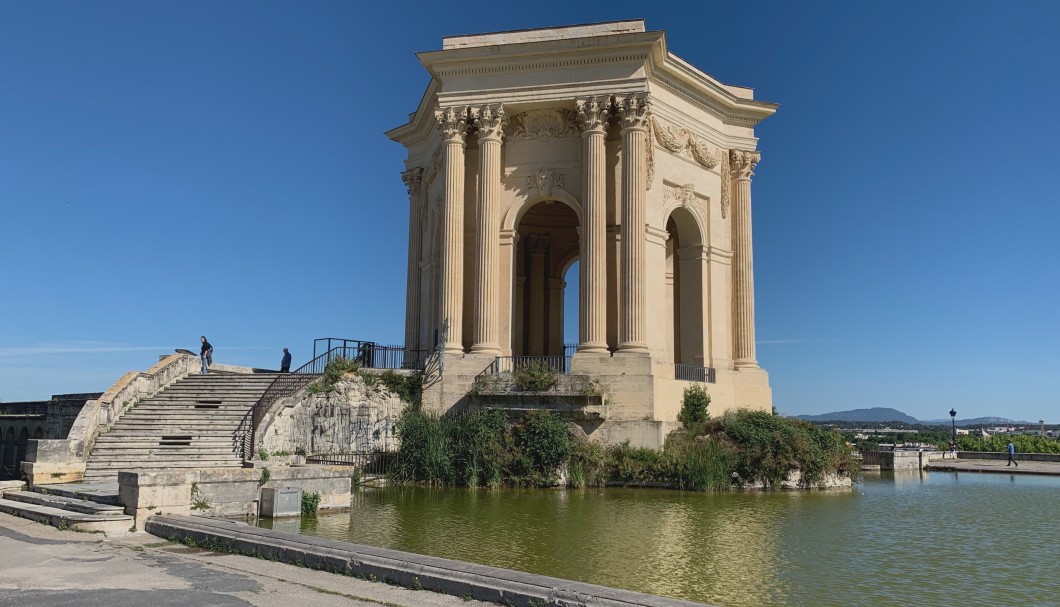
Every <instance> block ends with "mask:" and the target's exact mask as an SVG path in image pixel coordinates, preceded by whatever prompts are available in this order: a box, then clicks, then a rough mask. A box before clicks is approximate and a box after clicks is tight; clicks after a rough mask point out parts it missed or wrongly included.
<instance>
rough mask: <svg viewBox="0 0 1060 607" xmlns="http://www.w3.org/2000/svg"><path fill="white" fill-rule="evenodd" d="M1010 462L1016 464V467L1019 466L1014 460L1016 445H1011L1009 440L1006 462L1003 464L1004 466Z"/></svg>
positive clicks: (1009, 464)
mask: <svg viewBox="0 0 1060 607" xmlns="http://www.w3.org/2000/svg"><path fill="white" fill-rule="evenodd" d="M1012 464H1016V467H1017V468H1019V467H1020V465H1019V462H1017V461H1016V445H1013V444H1012V441H1009V442H1008V463H1007V464H1005V465H1006V466H1011V465H1012Z"/></svg>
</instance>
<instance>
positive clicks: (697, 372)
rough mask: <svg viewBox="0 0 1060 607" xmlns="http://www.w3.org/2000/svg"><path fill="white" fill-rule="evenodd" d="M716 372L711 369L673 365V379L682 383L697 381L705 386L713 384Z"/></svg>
mask: <svg viewBox="0 0 1060 607" xmlns="http://www.w3.org/2000/svg"><path fill="white" fill-rule="evenodd" d="M715 376H716V371H715V369H713V368H711V367H700V366H698V365H682V364H680V363H678V364H675V365H674V379H680V380H684V381H698V382H702V383H705V384H713V383H714V381H715V379H716V377H715Z"/></svg>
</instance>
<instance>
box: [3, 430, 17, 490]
mask: <svg viewBox="0 0 1060 607" xmlns="http://www.w3.org/2000/svg"><path fill="white" fill-rule="evenodd" d="M14 453H15V430H14V428H8V429H7V432H6V433H5V432H4V430H3V428H0V478H8V477H9V475H8V472H7V470H8V461H7V460H8V459H9V458H11V457H13V456H14Z"/></svg>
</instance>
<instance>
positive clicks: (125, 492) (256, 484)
mask: <svg viewBox="0 0 1060 607" xmlns="http://www.w3.org/2000/svg"><path fill="white" fill-rule="evenodd" d="M263 487H270V488H279V487H298V488H301V489H302V492H303V493H319V494H320V508H321V509H325V510H330V509H340V508H349V506H350V495H351V489H352V470H351V469H349V468H345V467H340V466H304V467H289V466H274V467H267V466H263V467H261V468H214V469H200V470H192V471H188V472H121V473H119V474H118V491H119V495H120V501H121V503H122V504H123V505H124V506H125V512H126V513H127V514H131V515H134V516H135V517H136V525H137V527H138V528H140V529H142V528H143V526H144V524H145V522H146V521H147V519H148V518H149V517H152V516H157V515H160V514H179V515H191V514H201V515H204V516H247V515H256V514H257V512H258V501H259V499H260V494H261V489H262V488H263Z"/></svg>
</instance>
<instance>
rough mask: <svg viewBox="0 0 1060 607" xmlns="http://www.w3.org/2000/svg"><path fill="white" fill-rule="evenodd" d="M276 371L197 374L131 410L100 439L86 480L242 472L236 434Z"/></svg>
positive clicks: (97, 440) (94, 448)
mask: <svg viewBox="0 0 1060 607" xmlns="http://www.w3.org/2000/svg"><path fill="white" fill-rule="evenodd" d="M277 376H278V374H277V373H224V372H210V373H209V374H208V375H198V374H192V375H188V376H187V377H184V378H182V379H180V380H177V381H176V382H173V383H172V384H171V385H169V386H167V387H166V388H165V389H164V390H162V391H161V392H159V393H157V394H155V395H154V396H152V397H150V398H148V399H145V400H143V401H141V402H140V403H138V404H137V405H136V406H135V407H133V408H131V409H130V410H128V411H126V412H125V414H124V415H122V416H121V418H120V419H119V420H118V421H117V423H115V424H114V427H113V428H112V429H111V430H110V432H107V433H106V434H102V435H100V436H99V438H97V439H96V443H95V446H94V447H93V449H92V453H91V455H90V456H89V458H88V464H87V468H86V470H85V481H86V482H100V481H104V482H105V481H110V482H115V481H116V480H117V478H118V472H119V471H120V470H130V471H164V470H168V471H172V470H180V469H189V468H226V467H232V468H238V467H241V466H242V459H241V457H240V455H239V454H238V453H237V451H236V448H235V447H236V441H235V433H236V430H237V429H238V428H239V425H240V422H241V421H242V420H243V418H244V416H246V414H247V412H248V411H249V410H250V408H251V407H252V406H253V405H254V403H255V402H257V400H258V399H259V398H260V397H261V395H262V394H263V393H264V392H265V390H266V388H268V387H269V384H271V383H272V381H273V380H274V379H276V377H277Z"/></svg>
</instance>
